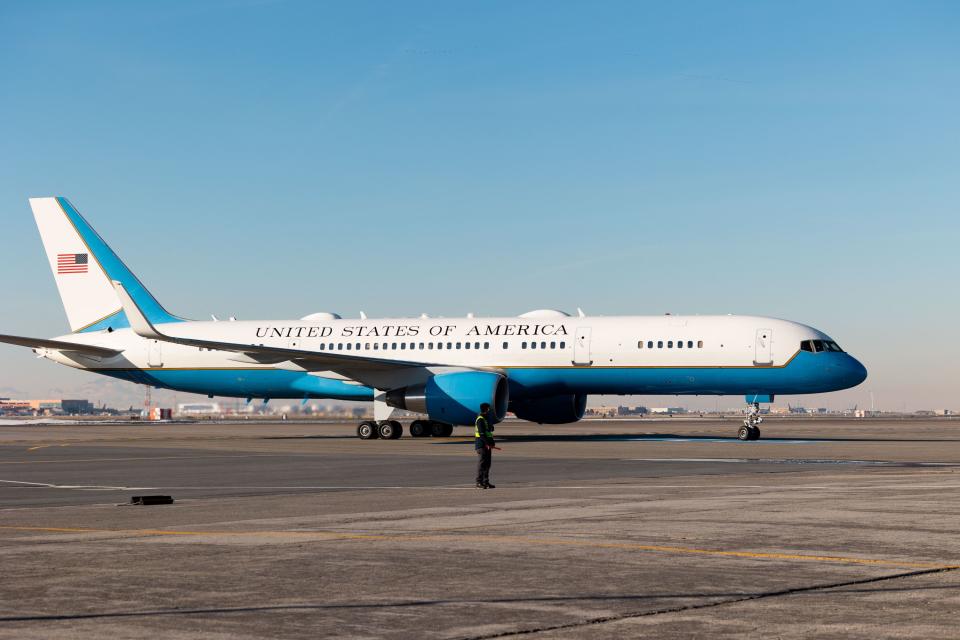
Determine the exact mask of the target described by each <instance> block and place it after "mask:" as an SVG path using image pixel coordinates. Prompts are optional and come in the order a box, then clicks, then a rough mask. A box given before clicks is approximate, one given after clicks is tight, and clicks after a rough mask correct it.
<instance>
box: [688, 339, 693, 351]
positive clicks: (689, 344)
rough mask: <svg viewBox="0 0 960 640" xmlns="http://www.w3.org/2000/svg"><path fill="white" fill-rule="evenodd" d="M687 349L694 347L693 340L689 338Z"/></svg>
mask: <svg viewBox="0 0 960 640" xmlns="http://www.w3.org/2000/svg"><path fill="white" fill-rule="evenodd" d="M687 349H693V340H687Z"/></svg>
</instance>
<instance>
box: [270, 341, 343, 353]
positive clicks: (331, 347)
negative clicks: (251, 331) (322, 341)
mask: <svg viewBox="0 0 960 640" xmlns="http://www.w3.org/2000/svg"><path fill="white" fill-rule="evenodd" d="M261 346H262V345H261ZM327 348H328V349H329V350H330V351H333V343H332V342H331V343H330V344H329V345H328V346H327Z"/></svg>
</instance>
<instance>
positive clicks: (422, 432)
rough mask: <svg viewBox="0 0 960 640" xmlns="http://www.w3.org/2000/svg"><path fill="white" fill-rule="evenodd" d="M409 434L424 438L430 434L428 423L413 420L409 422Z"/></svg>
mask: <svg viewBox="0 0 960 640" xmlns="http://www.w3.org/2000/svg"><path fill="white" fill-rule="evenodd" d="M410 435H411V436H413V437H414V438H426V437H427V436H429V435H430V423H429V422H424V421H423V420H414V421H413V422H411V423H410Z"/></svg>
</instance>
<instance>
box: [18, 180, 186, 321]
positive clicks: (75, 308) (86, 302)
mask: <svg viewBox="0 0 960 640" xmlns="http://www.w3.org/2000/svg"><path fill="white" fill-rule="evenodd" d="M30 208H31V209H33V216H34V218H35V219H36V221H37V228H39V230H40V237H41V238H42V239H43V246H44V249H46V252H47V259H48V260H49V262H50V269H51V271H52V272H53V277H54V280H55V281H56V283H57V289H58V290H59V292H60V298H61V300H62V301H63V307H64V310H65V311H66V313H67V320H68V321H69V323H70V330H71V331H73V332H74V333H80V332H89V331H107V330H114V329H123V328H126V327H129V326H130V322H129V321H128V320H127V316H126V314H125V313H124V312H123V308H122V306H121V304H120V299H119V298H117V294H116V291H115V290H114V288H113V285H112V284H111V281H113V280H116V281H118V282H122V283H123V286H124V288H125V289H126V290H127V292H128V293H129V294H130V297H132V298H133V299H134V300H135V301H136V302H137V305H138V306H139V307H140V309H141V310H142V311H143V313H144V315H146V316H147V318H148V319H149V320H150V322H152V323H154V324H162V323H167V322H183V319H182V318H178V317H177V316H174V315H172V314H171V313H169V312H168V311H167V310H166V309H164V308H163V306H162V305H161V304H160V303H159V302H157V299H156V298H154V297H153V294H151V293H150V291H148V290H147V288H146V287H145V286H143V283H142V282H140V280H139V279H138V278H137V277H136V276H135V275H133V272H132V271H130V269H129V268H128V267H127V265H125V264H124V263H123V261H122V260H121V259H120V258H119V257H118V256H117V254H116V253H114V252H113V249H111V248H110V246H109V245H108V244H107V243H106V242H104V240H103V238H101V237H100V234H98V233H97V232H96V231H94V229H93V227H91V226H90V223H88V222H87V221H86V220H85V219H84V217H83V216H81V215H80V213H79V212H78V211H77V210H76V208H74V206H73V205H72V204H70V201H69V200H67V199H66V198H60V197H57V198H31V199H30Z"/></svg>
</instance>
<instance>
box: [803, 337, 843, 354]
mask: <svg viewBox="0 0 960 640" xmlns="http://www.w3.org/2000/svg"><path fill="white" fill-rule="evenodd" d="M800 350H801V351H810V352H813V353H820V352H823V351H834V352H837V353H843V349H841V348H840V345H838V344H837V343H836V342H833V341H832V340H804V341H802V342H801V343H800Z"/></svg>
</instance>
